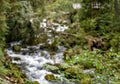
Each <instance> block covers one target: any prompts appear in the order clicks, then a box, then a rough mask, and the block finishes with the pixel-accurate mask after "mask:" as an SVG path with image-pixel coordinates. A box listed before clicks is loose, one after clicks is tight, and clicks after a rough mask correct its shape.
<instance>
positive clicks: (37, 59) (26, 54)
mask: <svg viewBox="0 0 120 84" xmlns="http://www.w3.org/2000/svg"><path fill="white" fill-rule="evenodd" d="M52 25H53V26H51V28H52V29H53V30H55V31H56V32H63V31H64V30H66V29H68V26H66V25H62V26H61V25H60V24H58V23H53V24H52ZM40 26H41V28H43V29H44V33H46V34H47V35H48V37H49V36H50V38H48V39H47V41H48V43H49V44H51V43H52V42H53V41H54V38H59V36H56V37H54V38H51V36H52V32H50V31H48V29H47V28H48V26H49V25H48V26H47V21H46V19H44V20H43V22H41V23H40ZM40 35H41V34H39V36H38V37H40ZM15 45H21V42H12V43H10V48H8V49H6V52H7V54H8V55H9V56H11V57H12V62H13V63H16V64H18V65H19V66H20V67H21V69H22V70H23V71H24V72H25V73H26V75H27V77H28V78H29V79H30V80H32V81H38V82H39V83H40V84H76V83H70V82H67V83H66V81H63V80H62V81H61V82H50V81H47V80H46V79H45V75H46V74H53V73H52V72H49V71H47V70H45V69H44V64H46V63H51V64H54V60H53V59H52V58H51V56H50V53H49V52H48V51H47V50H45V49H41V45H43V44H42V43H41V44H38V45H35V46H27V47H26V48H21V50H20V52H14V51H13V49H12V48H13V46H15ZM65 50H66V48H65V47H64V46H58V50H57V51H56V52H55V55H54V59H55V61H56V63H63V62H64V60H63V53H64V51H65ZM16 58H19V60H16ZM54 75H55V76H59V77H60V75H58V74H54Z"/></svg>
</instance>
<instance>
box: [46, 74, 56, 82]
mask: <svg viewBox="0 0 120 84" xmlns="http://www.w3.org/2000/svg"><path fill="white" fill-rule="evenodd" d="M45 79H46V80H49V81H55V80H56V77H55V76H54V75H53V74H47V75H46V76H45Z"/></svg>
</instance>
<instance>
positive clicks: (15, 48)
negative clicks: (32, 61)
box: [13, 45, 21, 52]
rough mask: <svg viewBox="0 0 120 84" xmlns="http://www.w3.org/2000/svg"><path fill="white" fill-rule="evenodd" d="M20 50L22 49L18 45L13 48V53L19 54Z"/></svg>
mask: <svg viewBox="0 0 120 84" xmlns="http://www.w3.org/2000/svg"><path fill="white" fill-rule="evenodd" d="M20 50H21V47H20V46H18V45H14V46H13V51H15V52H19V51H20Z"/></svg>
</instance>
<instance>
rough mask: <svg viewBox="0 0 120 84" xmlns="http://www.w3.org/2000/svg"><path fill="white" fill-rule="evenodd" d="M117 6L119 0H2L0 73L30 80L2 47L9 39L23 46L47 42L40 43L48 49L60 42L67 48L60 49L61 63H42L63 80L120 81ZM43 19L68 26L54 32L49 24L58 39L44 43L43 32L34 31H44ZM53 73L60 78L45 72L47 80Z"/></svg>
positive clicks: (110, 83) (115, 83) (109, 83)
mask: <svg viewBox="0 0 120 84" xmlns="http://www.w3.org/2000/svg"><path fill="white" fill-rule="evenodd" d="M74 3H78V5H79V3H81V5H82V8H79V7H78V8H76V9H75V8H73V4H74ZM119 5H120V0H1V1H0V6H1V7H0V67H2V68H0V69H1V70H0V76H4V77H5V76H9V77H10V78H12V77H11V76H13V78H15V79H14V81H16V80H17V82H19V83H21V82H24V83H25V84H32V83H31V82H30V81H29V80H27V79H26V77H25V75H24V74H23V73H21V74H19V68H18V67H17V68H16V67H15V66H14V67H13V64H12V63H11V61H10V59H8V56H7V55H6V54H5V51H4V49H5V48H6V47H8V46H9V43H10V42H13V41H21V42H22V46H25V45H35V44H38V43H45V45H43V46H42V47H43V48H48V49H49V51H50V52H55V50H56V49H57V46H58V45H63V46H65V47H66V48H68V50H66V51H65V52H64V60H65V63H64V64H63V63H61V64H58V65H57V64H55V65H52V64H46V65H45V68H46V69H47V70H50V71H51V72H53V73H59V74H60V75H61V77H63V79H66V80H69V81H75V82H82V83H83V84H94V83H95V84H96V83H101V84H119V83H120V81H119V80H120V69H119V68H120V61H119V60H120V42H119V41H120V33H119V32H120V16H119V14H120V7H119ZM44 18H45V19H47V20H50V22H51V23H52V22H53V23H60V24H62V25H64V24H65V25H68V26H69V29H68V30H66V31H64V32H55V31H54V30H52V29H51V26H50V28H49V29H50V30H52V33H53V37H54V36H55V35H58V36H59V38H55V40H54V42H53V43H52V44H48V43H46V40H47V38H48V36H47V35H46V34H45V33H44V34H41V35H42V36H38V35H39V34H40V33H42V32H43V31H45V30H44V29H43V28H42V27H40V22H42V19H44ZM63 65H64V66H63ZM16 69H17V70H16ZM11 70H15V71H11ZM2 71H3V72H2ZM8 72H10V73H8ZM49 76H51V77H49ZM22 78H24V79H22ZM52 78H53V79H54V80H60V78H54V77H53V75H49V74H48V75H47V76H46V79H48V80H52ZM61 80H62V79H61ZM35 84H37V82H35Z"/></svg>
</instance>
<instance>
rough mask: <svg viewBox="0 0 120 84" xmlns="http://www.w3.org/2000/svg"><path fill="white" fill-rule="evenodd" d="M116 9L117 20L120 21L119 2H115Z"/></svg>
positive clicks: (116, 0)
mask: <svg viewBox="0 0 120 84" xmlns="http://www.w3.org/2000/svg"><path fill="white" fill-rule="evenodd" d="M114 8H115V14H116V16H115V17H116V20H118V19H119V4H118V0H115V1H114Z"/></svg>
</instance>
